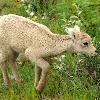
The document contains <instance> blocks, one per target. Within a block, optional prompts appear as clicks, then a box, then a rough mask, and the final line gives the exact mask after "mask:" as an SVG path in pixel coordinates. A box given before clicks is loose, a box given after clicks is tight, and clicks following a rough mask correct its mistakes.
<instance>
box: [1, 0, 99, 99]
mask: <svg viewBox="0 0 100 100" xmlns="http://www.w3.org/2000/svg"><path fill="white" fill-rule="evenodd" d="M41 1H43V2H41ZM99 10H100V1H99V0H83V1H82V0H23V2H20V0H19V2H17V0H1V1H0V15H4V14H8V13H15V14H18V15H22V16H25V17H30V18H31V19H32V20H35V21H37V22H39V23H42V24H45V25H47V26H48V27H49V28H50V29H51V31H52V32H54V33H58V34H66V32H65V29H66V27H69V26H74V25H79V26H80V27H81V29H82V30H84V31H86V32H87V33H88V34H89V35H91V36H92V38H93V43H94V45H95V46H96V47H97V50H98V52H99V53H100V35H99V33H100V11H99ZM18 68H19V71H20V74H21V77H22V79H23V86H17V85H16V83H15V81H14V80H13V88H12V89H11V90H8V89H7V88H5V86H3V79H2V78H0V83H2V85H0V98H2V100H6V99H7V98H9V99H10V100H19V99H21V100H39V99H40V100H42V99H43V100H49V99H50V100H51V99H54V100H99V98H100V90H99V89H100V56H96V57H88V56H84V55H80V54H77V55H74V56H73V55H72V54H70V53H66V54H65V55H63V56H60V57H57V58H55V59H53V60H52V65H51V70H50V72H49V75H48V82H47V86H46V88H45V90H44V91H43V93H42V94H41V95H40V94H38V93H36V91H35V89H34V86H33V83H34V70H33V69H34V66H32V64H31V63H30V62H26V63H25V65H24V66H23V67H22V66H20V65H19V64H18ZM10 74H11V73H10ZM0 77H2V74H1V73H0Z"/></svg>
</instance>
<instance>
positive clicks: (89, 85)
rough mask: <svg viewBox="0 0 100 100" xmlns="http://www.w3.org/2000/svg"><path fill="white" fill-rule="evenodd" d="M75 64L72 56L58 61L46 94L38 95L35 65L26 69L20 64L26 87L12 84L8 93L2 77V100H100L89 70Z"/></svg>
mask: <svg viewBox="0 0 100 100" xmlns="http://www.w3.org/2000/svg"><path fill="white" fill-rule="evenodd" d="M67 56H68V58H67ZM76 59H78V58H77V57H76ZM66 61H68V62H66ZM72 61H73V62H72ZM58 62H59V63H58ZM67 63H69V64H67ZM75 63H76V62H75V58H74V57H73V56H72V55H71V54H69V53H68V54H67V55H66V56H63V57H58V59H54V60H53V61H52V65H51V69H50V72H49V75H48V80H47V85H46V87H45V89H44V91H43V93H42V94H39V93H37V92H36V90H35V88H34V85H33V84H34V65H33V64H31V62H29V61H27V62H25V65H24V66H22V65H21V64H18V69H19V72H20V74H21V77H22V79H23V83H22V84H21V85H20V86H18V85H17V84H16V82H15V81H14V80H12V88H11V89H8V88H7V87H5V86H4V84H3V79H2V75H1V73H0V77H1V78H0V83H2V84H1V85H0V100H99V99H96V98H99V95H100V93H99V91H98V89H97V87H96V85H95V83H94V82H93V79H92V78H91V77H90V76H89V74H88V72H87V71H86V69H85V68H80V69H78V68H76V67H77V66H75ZM57 66H60V67H57ZM62 67H63V68H62ZM10 75H12V73H10Z"/></svg>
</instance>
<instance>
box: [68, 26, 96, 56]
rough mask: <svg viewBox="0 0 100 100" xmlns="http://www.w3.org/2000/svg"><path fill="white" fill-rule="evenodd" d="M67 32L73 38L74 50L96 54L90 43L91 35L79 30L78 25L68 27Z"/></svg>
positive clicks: (91, 54)
mask: <svg viewBox="0 0 100 100" xmlns="http://www.w3.org/2000/svg"><path fill="white" fill-rule="evenodd" d="M68 34H69V35H70V37H71V38H72V40H73V45H72V49H73V51H74V52H76V53H77V52H81V53H84V54H87V55H90V56H94V55H95V54H96V48H95V47H94V46H93V44H92V41H91V40H92V39H91V37H90V36H89V35H88V34H87V33H85V32H81V31H80V27H78V26H75V27H74V28H68Z"/></svg>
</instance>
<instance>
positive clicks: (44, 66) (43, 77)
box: [36, 58, 50, 92]
mask: <svg viewBox="0 0 100 100" xmlns="http://www.w3.org/2000/svg"><path fill="white" fill-rule="evenodd" d="M36 63H37V65H38V66H40V68H41V69H42V73H41V78H40V80H39V83H38V85H37V87H36V90H37V91H39V92H42V90H43V89H44V86H45V84H46V78H47V74H48V70H49V67H50V66H49V63H48V62H47V61H45V60H44V59H42V58H40V59H38V60H37V62H36Z"/></svg>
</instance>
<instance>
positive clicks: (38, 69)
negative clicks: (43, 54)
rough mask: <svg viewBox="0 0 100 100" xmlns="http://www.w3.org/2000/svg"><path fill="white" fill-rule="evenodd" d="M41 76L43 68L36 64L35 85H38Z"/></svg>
mask: <svg viewBox="0 0 100 100" xmlns="http://www.w3.org/2000/svg"><path fill="white" fill-rule="evenodd" d="M40 76H41V68H40V67H39V66H37V64H35V83H34V86H35V87H36V86H37V84H38V82H39V80H40Z"/></svg>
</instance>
